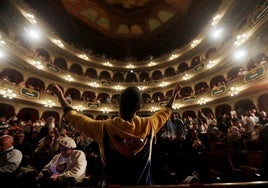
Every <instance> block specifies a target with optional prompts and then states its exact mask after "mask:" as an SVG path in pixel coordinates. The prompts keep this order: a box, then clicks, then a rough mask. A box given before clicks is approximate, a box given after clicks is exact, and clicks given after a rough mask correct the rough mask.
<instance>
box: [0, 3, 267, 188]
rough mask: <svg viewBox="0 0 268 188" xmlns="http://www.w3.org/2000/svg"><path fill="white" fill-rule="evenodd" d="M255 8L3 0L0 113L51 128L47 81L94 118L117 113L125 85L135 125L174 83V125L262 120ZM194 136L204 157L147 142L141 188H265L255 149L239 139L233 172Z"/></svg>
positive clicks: (262, 51) (258, 12) (227, 155)
mask: <svg viewBox="0 0 268 188" xmlns="http://www.w3.org/2000/svg"><path fill="white" fill-rule="evenodd" d="M267 10H268V1H267V0H89V1H85V0H61V1H60V0H59V1H55V0H3V1H1V3H0V117H5V118H6V119H10V118H12V117H13V116H16V117H17V119H19V120H22V121H23V122H27V121H31V122H33V123H34V122H38V121H39V120H40V119H47V118H48V117H50V116H53V117H54V118H55V119H56V121H57V122H58V124H60V123H61V122H62V121H63V120H62V117H63V111H62V109H61V107H60V103H59V101H58V100H57V98H56V96H55V95H53V93H52V92H51V90H50V88H51V86H52V84H54V83H57V84H59V85H60V87H61V88H62V90H63V91H64V95H65V96H66V98H68V99H69V102H70V105H71V106H72V107H73V108H74V109H76V110H77V111H79V112H80V113H83V114H85V115H87V116H89V117H91V118H93V119H99V120H102V119H108V118H113V117H116V116H117V115H118V114H117V113H118V97H119V96H120V92H121V91H122V90H123V89H125V88H126V87H127V86H138V87H139V89H140V90H141V91H142V99H143V102H142V106H141V109H140V111H139V112H138V115H140V116H144V117H146V116H150V115H152V114H153V113H154V112H156V111H157V110H158V109H160V108H163V107H164V106H165V105H166V104H167V101H168V99H169V97H170V96H171V95H172V91H173V88H174V86H175V85H176V84H177V83H180V84H181V85H182V86H183V88H182V90H181V91H180V93H179V95H178V97H177V98H176V100H175V103H174V104H173V111H174V112H176V113H177V114H179V116H180V117H181V119H182V120H185V121H187V120H189V117H191V118H192V119H202V115H201V113H200V111H202V112H203V113H204V114H205V115H208V114H209V113H212V114H214V115H215V117H216V118H217V119H220V118H221V117H222V116H223V115H224V114H230V115H233V114H232V113H235V115H236V116H237V117H238V118H242V117H244V116H245V114H246V113H247V112H248V111H249V110H252V109H255V110H256V111H257V112H261V111H264V112H268V102H267V101H268V90H266V89H268V70H266V69H268V63H267V61H268V35H267V31H268V15H267ZM203 120H204V118H203ZM263 126H264V125H263ZM206 136H207V135H205V134H202V135H200V138H201V140H202V139H204V140H202V141H203V142H206V144H207V145H206V151H205V152H203V151H202V152H201V151H198V152H197V151H194V152H188V151H182V150H181V148H180V145H179V144H174V143H173V142H172V143H171V142H169V141H166V140H164V139H163V140H164V141H162V142H161V143H160V141H161V138H158V139H156V145H155V147H154V149H153V161H152V164H153V167H152V170H153V176H154V179H155V180H156V185H152V187H223V186H227V187H267V186H268V179H265V178H261V177H260V174H259V172H258V168H259V166H260V165H261V161H262V159H263V157H264V152H263V150H262V147H261V146H260V143H259V142H253V141H252V142H249V141H248V142H247V143H246V147H247V150H246V151H247V155H246V158H247V159H246V162H245V163H242V162H241V164H240V163H239V162H237V161H234V159H233V158H232V154H233V153H232V151H230V150H229V148H226V145H225V144H224V143H223V142H220V141H217V142H213V141H211V140H210V139H209V141H211V142H213V143H211V142H209V141H208V138H207V137H206ZM160 137H161V136H160ZM157 142H158V143H159V144H157ZM196 168H198V169H199V170H200V169H201V170H200V171H199V172H198V173H199V174H198V175H197V176H201V178H200V179H199V177H196V176H194V175H193V173H194V172H195V169H196ZM187 177H189V178H192V179H191V181H189V182H187V183H185V182H184V181H185V178H187ZM193 177H194V178H196V179H193ZM188 180H189V179H188ZM86 186H87V187H89V185H87V184H86V183H85V185H84V187H86Z"/></svg>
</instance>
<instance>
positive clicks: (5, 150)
mask: <svg viewBox="0 0 268 188" xmlns="http://www.w3.org/2000/svg"><path fill="white" fill-rule="evenodd" d="M13 143H14V139H13V137H12V136H10V135H3V136H1V137H0V182H1V187H2V186H3V187H7V186H8V187H14V186H15V185H13V183H14V178H15V175H16V172H17V171H18V169H19V167H20V164H21V161H22V153H21V151H19V150H17V149H14V146H13Z"/></svg>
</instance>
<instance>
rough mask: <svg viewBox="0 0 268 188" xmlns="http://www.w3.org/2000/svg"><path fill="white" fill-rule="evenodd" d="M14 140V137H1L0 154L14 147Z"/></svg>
mask: <svg viewBox="0 0 268 188" xmlns="http://www.w3.org/2000/svg"><path fill="white" fill-rule="evenodd" d="M13 143H14V139H13V136H10V135H3V136H1V137H0V152H2V151H5V150H6V149H8V148H10V147H12V146H13Z"/></svg>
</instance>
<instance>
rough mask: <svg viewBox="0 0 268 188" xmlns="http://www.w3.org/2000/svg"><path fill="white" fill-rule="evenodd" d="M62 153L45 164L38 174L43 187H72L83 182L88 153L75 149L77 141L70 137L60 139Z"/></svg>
mask: <svg viewBox="0 0 268 188" xmlns="http://www.w3.org/2000/svg"><path fill="white" fill-rule="evenodd" d="M59 144H60V147H59V148H60V153H59V154H57V155H55V156H54V157H53V158H52V159H51V161H50V162H49V163H48V164H47V165H45V167H44V168H43V169H42V171H41V172H40V174H39V176H38V182H39V183H40V186H41V187H42V188H44V187H47V188H58V187H71V186H75V185H76V184H77V183H79V182H82V181H83V179H84V177H85V174H86V167H87V160H86V155H85V153H84V152H83V151H81V150H75V148H76V143H75V141H74V140H73V139H72V138H70V137H62V138H61V139H59Z"/></svg>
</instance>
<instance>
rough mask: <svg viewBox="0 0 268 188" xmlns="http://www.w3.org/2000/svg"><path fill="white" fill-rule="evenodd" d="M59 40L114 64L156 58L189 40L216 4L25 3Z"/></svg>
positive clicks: (202, 0)
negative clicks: (120, 61) (48, 25)
mask: <svg viewBox="0 0 268 188" xmlns="http://www.w3.org/2000/svg"><path fill="white" fill-rule="evenodd" d="M25 2H27V3H29V4H30V5H31V6H32V8H33V9H34V10H36V12H38V14H39V15H40V17H41V18H42V19H43V20H44V21H46V22H48V23H49V24H50V25H51V26H52V27H53V28H54V30H55V31H56V33H57V34H58V35H59V37H60V38H61V39H62V40H64V41H66V42H68V43H70V44H73V45H75V46H76V47H78V48H81V49H87V51H89V52H91V53H92V54H94V55H97V56H102V57H106V58H111V59H117V60H126V59H128V58H130V59H133V60H145V59H148V58H150V57H154V58H157V57H159V56H161V55H164V54H166V53H169V52H171V51H173V50H174V49H177V48H180V47H182V46H183V45H185V44H187V43H188V42H190V41H191V40H193V39H194V38H195V37H196V36H197V35H198V33H199V32H200V31H201V30H202V29H203V28H204V27H205V26H206V25H207V24H208V22H209V20H211V18H212V17H213V16H214V14H215V13H216V11H217V10H218V8H219V6H220V4H221V0H87V1H86V0H61V1H55V0H38V1H36V0H26V1H25Z"/></svg>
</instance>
